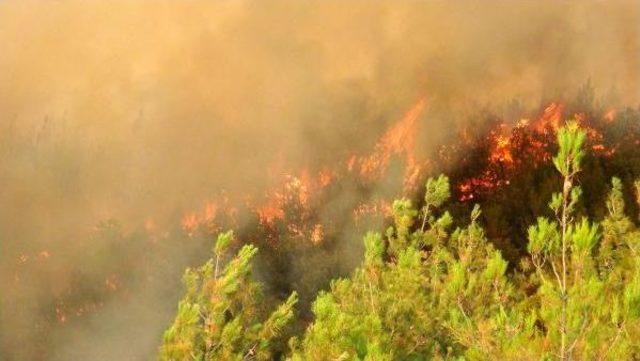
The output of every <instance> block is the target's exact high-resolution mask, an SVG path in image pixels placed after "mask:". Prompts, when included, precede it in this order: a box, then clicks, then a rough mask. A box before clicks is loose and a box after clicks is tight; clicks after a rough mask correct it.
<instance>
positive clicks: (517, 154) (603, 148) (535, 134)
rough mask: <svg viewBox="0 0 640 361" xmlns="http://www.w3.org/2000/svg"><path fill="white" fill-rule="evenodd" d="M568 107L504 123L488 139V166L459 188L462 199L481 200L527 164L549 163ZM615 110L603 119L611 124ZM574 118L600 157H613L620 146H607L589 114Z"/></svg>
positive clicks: (557, 106) (555, 106) (464, 135)
mask: <svg viewBox="0 0 640 361" xmlns="http://www.w3.org/2000/svg"><path fill="white" fill-rule="evenodd" d="M563 111H564V106H563V105H562V104H561V103H551V104H549V106H547V107H546V108H545V109H544V110H543V111H542V114H541V115H540V116H539V117H538V118H537V119H535V120H533V121H531V120H529V119H520V120H519V121H517V122H516V123H515V126H512V127H511V126H509V125H508V123H500V124H498V125H497V126H496V127H495V128H494V129H492V130H491V131H490V132H489V135H488V136H487V137H486V138H485V143H484V144H485V145H486V146H487V148H488V156H487V158H486V166H485V167H484V169H483V170H482V171H480V173H479V174H478V175H476V176H471V177H469V178H467V179H464V180H462V181H461V182H460V183H459V184H458V185H457V187H456V188H457V190H458V194H459V196H458V199H459V200H460V201H462V202H466V201H470V200H473V199H476V198H477V195H478V194H479V193H483V192H487V191H489V190H492V189H495V188H498V187H502V186H504V185H509V184H510V178H511V176H512V175H513V174H514V173H515V172H516V171H517V169H518V167H520V166H521V165H522V164H523V163H529V164H531V165H532V166H534V167H537V166H539V165H541V164H546V163H548V162H549V161H550V160H551V158H552V154H553V149H551V146H552V144H554V142H555V139H554V138H553V137H554V134H555V132H556V131H557V129H558V128H559V126H560V125H561V121H562V119H563ZM615 114H616V113H615V110H614V109H612V110H609V111H607V112H606V113H605V114H604V115H603V117H602V119H604V120H605V121H606V122H607V123H609V122H611V121H613V120H614V119H615ZM573 118H574V119H575V120H576V121H577V122H578V124H579V126H580V127H581V128H582V129H584V130H585V131H586V133H587V139H588V144H589V145H590V148H591V150H592V151H593V152H594V154H596V155H600V156H604V157H611V156H613V155H614V154H615V153H616V151H617V145H613V146H607V145H606V144H605V142H604V136H603V134H602V132H601V131H599V130H598V129H597V128H596V127H595V126H594V124H595V123H594V121H593V120H589V119H588V117H587V115H586V114H583V113H577V114H574V115H573ZM467 132H468V130H466V129H465V130H462V131H461V135H460V136H461V138H462V139H463V140H464V139H468V138H470V137H469V135H468V134H467Z"/></svg>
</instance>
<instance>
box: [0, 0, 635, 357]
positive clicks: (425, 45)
mask: <svg viewBox="0 0 640 361" xmlns="http://www.w3.org/2000/svg"><path fill="white" fill-rule="evenodd" d="M638 24H640V6H638V4H637V2H635V1H632V0H630V1H607V2H604V1H586V2H578V1H575V2H572V1H565V2H554V1H538V2H511V1H491V2H489V3H487V2H472V1H468V2H466V1H458V2H455V3H447V2H439V1H428V2H427V1H401V2H398V1H393V2H392V1H379V2H373V3H372V2H369V1H351V2H343V1H322V2H320V1H317V2H295V1H260V2H251V1H228V2H214V1H200V0H191V1H182V2H178V1H165V0H159V1H143V0H140V1H121V0H118V1H80V0H77V1H49V2H42V1H35V0H20V1H18V0H5V1H2V2H0V54H2V55H1V56H0V174H1V176H0V204H2V207H1V208H0V242H1V244H0V251H1V253H0V262H1V264H2V266H0V272H1V273H0V286H1V287H2V289H3V290H6V291H3V292H2V295H1V296H0V301H1V302H2V303H1V304H0V306H1V309H0V355H5V357H2V358H3V359H8V360H22V359H29V360H38V359H49V358H54V359H60V360H62V359H80V358H81V359H92V360H109V359H147V358H152V357H153V353H154V351H155V349H156V347H157V344H158V342H159V339H160V332H161V330H162V328H163V327H164V326H165V324H166V322H167V320H168V319H170V317H171V314H170V312H171V310H172V308H171V305H172V302H173V301H175V299H173V298H171V297H169V298H167V297H164V296H163V295H165V294H164V293H163V292H165V291H166V290H165V288H162V287H160V285H162V284H163V283H164V282H162V275H165V274H170V275H172V277H174V276H175V274H176V273H179V270H180V269H181V268H182V267H183V266H184V264H187V263H189V262H190V260H192V259H193V257H194V256H193V254H192V253H193V247H192V246H188V245H183V246H181V247H177V246H175V244H178V242H186V241H188V240H186V241H185V240H184V239H174V240H173V241H172V242H174V243H173V244H174V246H173V247H169V246H166V247H167V248H170V249H171V250H172V252H174V251H175V252H177V253H176V254H172V253H171V252H169V251H166V252H165V251H154V252H158V253H162V252H165V253H163V255H164V256H167V253H168V254H171V255H172V257H174V258H175V260H176V261H175V262H174V263H170V264H164V263H160V262H159V261H158V262H155V261H153V260H155V259H156V258H154V257H155V256H149V255H148V254H147V253H148V252H151V251H148V250H146V249H144V248H145V247H144V246H132V245H131V244H128V243H127V242H131V243H135V242H138V243H139V242H140V241H139V240H137V239H136V238H135V237H141V236H139V233H136V232H138V231H139V230H140V228H141V227H142V226H141V225H142V224H144V223H145V222H151V221H150V220H152V224H154V225H156V226H157V227H162V225H165V224H172V223H171V222H176V218H179V216H180V215H181V214H182V213H183V212H184V211H185V210H187V209H192V208H195V207H199V206H200V205H201V204H202V202H203V201H204V200H206V199H207V198H208V197H211V196H212V195H213V194H217V193H218V192H220V191H221V190H224V191H225V192H226V193H227V194H229V195H230V197H231V198H232V199H233V201H235V202H242V200H243V199H244V198H245V197H247V196H256V195H260V194H262V192H263V191H264V189H265V187H267V186H268V185H269V184H270V182H271V180H270V179H269V176H268V174H269V169H270V167H273V165H274V164H279V166H280V167H282V168H289V167H303V166H304V167H317V166H319V165H323V164H329V165H331V164H332V163H334V162H336V161H338V160H340V159H344V158H345V157H347V156H348V155H349V154H352V153H353V152H359V151H362V150H364V149H369V148H370V147H371V146H372V145H373V143H374V142H375V140H376V138H377V137H378V136H379V135H380V134H381V133H382V132H383V131H384V129H385V128H386V127H387V126H388V125H389V124H390V122H392V121H395V120H397V119H398V118H399V117H400V116H401V115H402V114H403V112H404V111H406V109H407V108H409V107H410V106H411V105H412V104H413V103H414V102H415V101H416V100H417V99H420V98H422V97H426V99H427V102H428V111H427V113H426V114H425V115H424V116H423V117H422V119H421V120H422V123H421V128H420V140H421V142H420V143H419V144H420V147H421V150H422V151H423V152H425V153H428V152H430V151H432V150H433V146H432V145H433V144H435V143H436V142H438V141H442V140H443V139H444V137H445V136H446V134H447V131H448V130H450V129H451V128H452V127H453V124H455V123H459V122H462V121H465V119H466V118H465V114H467V113H468V112H469V111H471V110H475V109H478V108H482V107H493V108H495V107H500V106H502V105H503V104H506V103H507V102H509V101H512V100H514V99H518V100H520V101H522V102H524V103H525V104H529V105H533V104H539V102H540V101H544V100H547V99H562V98H565V97H570V96H572V95H573V94H574V93H575V91H576V90H577V89H578V88H579V86H580V85H581V84H583V83H584V82H585V81H586V80H587V79H590V80H591V82H592V83H593V84H594V85H595V86H596V87H597V88H598V89H599V90H601V91H602V93H603V94H608V95H610V96H609V98H608V99H607V102H608V103H609V104H610V105H613V106H621V105H631V106H636V105H637V104H638V102H639V101H640V84H639V82H638V79H640V74H639V72H640V28H639V26H638ZM110 219H115V220H118V222H119V223H120V225H121V226H117V227H115V226H114V227H115V228H116V229H120V228H118V227H121V229H120V230H119V231H118V232H119V233H118V232H116V235H115V236H113V237H116V238H117V239H121V243H122V244H121V245H120V246H119V247H120V248H118V251H117V252H116V253H115V254H117V255H118V257H120V258H118V259H119V260H120V261H121V262H125V261H126V262H125V263H127V265H128V266H130V267H132V268H133V269H136V270H137V269H138V268H140V267H141V266H136V257H143V255H145V254H146V256H145V257H147V258H150V259H151V260H152V261H150V262H149V264H146V263H145V267H151V272H148V273H151V274H156V275H157V278H158V279H159V280H156V281H154V282H151V283H142V282H133V283H131V285H132V286H131V287H130V294H129V295H128V296H127V297H126V298H124V299H123V298H117V297H116V298H113V299H112V300H111V301H107V303H106V304H104V305H102V306H100V307H102V308H101V311H100V317H87V318H85V319H84V320H86V321H82V322H78V323H77V324H75V325H73V326H71V325H69V326H65V327H66V328H64V327H63V328H64V329H65V331H57V330H55V329H54V328H50V327H49V328H48V327H47V326H44V325H46V320H48V319H49V318H51V317H53V316H51V314H50V313H46V312H45V311H43V308H44V309H48V310H50V309H52V308H51V307H50V306H55V302H54V303H53V304H51V302H52V301H50V299H51V298H52V297H54V298H55V297H61V296H62V295H65V294H67V293H68V292H70V291H69V289H70V287H71V286H72V285H74V284H76V283H74V282H76V281H74V280H75V278H74V277H77V276H78V275H80V277H81V278H82V279H83V280H90V281H85V282H87V283H89V284H91V283H92V282H93V283H96V284H99V285H101V286H102V285H103V284H104V282H105V280H104V279H103V278H102V275H103V274H104V273H105V272H107V273H108V272H109V270H112V269H113V270H114V272H115V271H116V270H117V269H118V267H124V265H121V264H114V263H113V262H111V261H109V262H107V261H104V260H111V259H112V258H108V257H106V256H104V257H103V256H102V255H97V256H95V255H94V256H90V255H88V254H87V252H98V253H99V251H95V250H106V251H104V252H107V253H109V252H111V253H109V254H111V255H112V254H113V252H112V251H113V250H112V248H110V247H111V243H110V242H111V240H112V239H113V238H109V237H96V236H95V235H94V233H96V231H95V230H94V226H95V225H96V224H98V223H99V222H101V221H106V220H110ZM167 227H168V226H167ZM107 228H108V229H111V228H109V227H107ZM112 228H113V227H112ZM127 235H130V236H127ZM167 238H171V237H169V236H166V237H164V238H163V239H165V241H166V242H170V241H169V240H166V239H167ZM178 238H179V237H178ZM136 247H138V248H136ZM158 247H159V246H158ZM139 248H143V249H139ZM182 248H185V249H187V250H184V251H179V250H180V249H182ZM100 252H101V251H100ZM118 252H120V253H118ZM170 259H171V258H170ZM87 260H90V262H89V261H87ZM96 260H97V261H96ZM102 261H104V262H102ZM29 267H31V268H29ZM154 267H155V268H154ZM166 269H174V271H175V272H173V273H171V272H169V271H166ZM105 270H108V271H105ZM147 271H148V269H147ZM140 272H141V271H140ZM140 272H138V271H135V272H133V273H132V274H131V277H132V278H135V277H137V275H138V274H139V273H140ZM96 275H100V276H96ZM94 276H95V277H94ZM174 278H175V277H174ZM175 282H177V280H175V281H174V282H173V283H171V284H175ZM141 284H144V285H145V286H144V287H142V286H139V285H141ZM165 296H166V295H165ZM43 305H45V306H46V307H44V306H43ZM47 307H48V308H47ZM54 316H55V314H54ZM29 344H38V345H40V346H39V347H33V348H31V347H28V345H29Z"/></svg>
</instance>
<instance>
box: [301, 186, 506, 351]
mask: <svg viewBox="0 0 640 361" xmlns="http://www.w3.org/2000/svg"><path fill="white" fill-rule="evenodd" d="M449 195H450V190H449V182H448V179H447V178H446V177H444V176H440V177H438V178H435V179H429V180H428V181H427V183H426V189H425V198H424V206H423V207H422V209H421V210H420V211H417V210H416V209H414V208H413V206H412V203H411V202H410V201H409V200H407V199H401V200H398V201H396V202H395V203H394V204H393V219H394V226H393V227H390V228H389V229H388V230H387V232H386V237H385V238H383V237H382V236H381V235H380V234H379V233H369V234H367V235H366V236H365V238H364V243H365V249H366V251H365V257H364V263H363V264H362V266H361V267H360V268H358V269H357V270H356V271H355V273H354V275H353V277H351V278H350V279H342V280H338V281H335V282H333V283H332V285H331V290H330V292H325V293H322V294H321V295H320V296H319V297H318V299H317V300H316V302H315V303H314V305H313V311H314V314H315V316H316V319H315V321H314V323H313V324H311V325H310V326H309V328H308V329H307V332H306V333H305V335H304V338H303V339H302V341H298V340H293V342H292V347H293V350H294V351H293V356H292V359H293V360H424V359H432V358H436V359H438V358H448V357H453V356H456V355H458V356H462V355H467V356H468V357H470V359H474V358H476V359H477V358H478V357H474V355H479V354H489V353H490V352H493V351H495V350H496V349H498V348H500V347H501V345H500V342H508V340H509V339H513V338H515V337H516V336H517V335H516V334H515V333H514V334H513V335H511V334H509V332H505V331H504V325H505V324H507V323H514V322H515V321H514V319H515V317H514V316H513V315H511V314H510V313H509V309H510V308H511V307H510V306H511V305H512V304H513V302H514V301H515V298H514V297H513V293H514V290H513V289H512V287H511V286H510V285H509V283H508V281H507V278H506V276H505V273H506V269H507V262H506V261H505V260H504V259H503V258H502V256H501V255H500V252H499V251H497V250H495V249H494V248H493V247H492V246H491V245H490V244H489V243H488V242H487V240H486V238H485V237H484V232H483V230H482V228H481V227H480V226H479V225H478V223H477V220H478V218H479V216H480V209H479V207H476V208H475V209H474V210H473V212H472V215H471V223H470V225H469V226H468V227H466V228H464V229H457V230H455V231H454V232H453V233H452V234H451V235H449V232H448V231H447V230H448V229H449V228H450V226H451V224H452V218H451V216H450V215H449V213H447V212H444V213H441V214H440V215H439V216H437V215H436V213H435V211H436V210H437V209H438V208H439V207H441V206H442V204H443V203H444V202H445V201H446V200H447V199H448V197H449ZM418 214H419V215H420V217H422V219H421V220H419V222H417V221H418V219H417V218H416V217H417V216H418ZM412 230H413V231H412ZM515 329H516V328H514V330H515ZM478 335H480V336H481V338H480V339H479V338H478Z"/></svg>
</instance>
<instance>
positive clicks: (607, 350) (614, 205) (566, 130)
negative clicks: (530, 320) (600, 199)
mask: <svg viewBox="0 0 640 361" xmlns="http://www.w3.org/2000/svg"><path fill="white" fill-rule="evenodd" d="M585 138H586V133H585V131H584V130H581V129H580V128H579V127H578V126H577V124H576V123H571V122H570V123H568V124H567V125H566V126H565V127H563V128H561V129H559V131H558V145H559V152H558V154H557V156H556V157H555V158H554V165H555V167H556V169H557V170H558V172H559V173H560V175H561V176H562V178H563V189H562V192H560V193H555V194H554V195H553V197H552V200H551V202H550V203H549V207H550V208H551V210H552V211H553V213H554V215H555V219H548V218H545V217H540V218H538V222H537V224H536V225H534V226H531V227H530V228H529V232H528V233H529V245H528V251H529V252H530V254H531V261H532V263H533V265H534V267H535V272H536V273H535V278H536V280H535V282H536V283H537V284H538V289H537V294H536V295H535V297H537V299H536V300H535V301H536V302H537V305H536V306H535V307H537V311H536V313H537V317H539V319H538V321H539V322H541V324H542V327H539V329H541V330H543V332H541V333H540V334H539V336H540V338H541V339H542V342H532V343H531V344H532V345H533V344H537V345H539V346H541V350H540V353H541V356H542V357H544V358H554V356H557V357H558V358H559V359H560V360H570V359H614V360H617V359H631V358H633V357H637V346H632V345H633V342H632V341H633V338H634V337H635V341H636V343H637V340H638V338H637V336H632V335H631V334H630V333H629V330H630V329H633V330H636V329H637V322H638V318H637V313H638V308H637V304H635V306H634V303H635V302H637V301H636V300H637V295H638V294H637V293H636V290H637V289H638V281H639V279H638V271H637V270H638V262H639V261H640V260H639V259H638V257H637V254H636V253H635V250H634V249H635V244H636V243H637V242H638V234H637V232H635V231H632V228H633V227H632V223H631V222H630V221H629V220H628V219H627V218H626V217H625V215H624V201H623V199H622V189H621V183H620V181H619V180H618V179H615V178H614V179H613V182H612V183H613V188H612V191H611V194H610V196H609V200H608V202H607V208H608V210H609V216H608V217H607V218H606V219H605V220H604V221H603V222H602V226H600V225H598V224H596V223H594V222H591V221H589V220H588V219H586V218H582V219H580V220H577V219H576V205H577V202H578V201H579V199H580V196H581V188H580V187H579V186H577V185H575V183H576V176H577V175H578V173H579V172H580V170H581V160H582V158H583V156H584V150H583V144H584V140H585ZM525 302H527V303H530V302H531V300H525ZM634 348H635V349H634ZM622 356H624V357H622ZM621 357H622V358H621Z"/></svg>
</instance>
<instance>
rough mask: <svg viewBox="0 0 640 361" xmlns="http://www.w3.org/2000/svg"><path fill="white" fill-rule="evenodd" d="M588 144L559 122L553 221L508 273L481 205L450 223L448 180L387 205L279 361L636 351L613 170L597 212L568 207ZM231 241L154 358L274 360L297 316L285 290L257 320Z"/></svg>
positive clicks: (637, 323) (637, 317) (600, 355)
mask: <svg viewBox="0 0 640 361" xmlns="http://www.w3.org/2000/svg"><path fill="white" fill-rule="evenodd" d="M585 139H586V134H585V132H584V131H583V130H581V129H580V128H579V127H578V125H577V123H575V122H570V123H568V124H567V125H566V126H565V127H562V128H560V129H559V131H558V137H557V140H558V146H559V150H558V154H557V155H556V157H554V159H553V161H554V165H555V167H556V170H557V171H558V173H559V175H560V177H561V179H562V189H561V190H560V191H559V192H557V193H554V194H553V195H552V196H551V200H550V202H549V203H548V206H549V208H550V209H551V211H552V212H551V213H550V217H546V216H542V215H541V216H539V217H538V218H537V221H536V223H535V224H533V225H531V226H530V227H529V228H528V232H527V240H528V244H527V247H526V249H527V252H528V255H527V256H526V257H524V258H523V259H522V260H521V262H520V263H519V267H513V266H512V267H510V265H509V263H508V262H507V261H506V260H505V259H504V257H503V256H502V254H501V252H500V251H499V250H497V249H496V248H494V246H493V244H492V243H491V242H489V240H488V239H487V237H486V234H485V231H484V229H483V228H482V226H481V225H480V223H479V221H480V216H481V214H482V212H481V209H480V207H479V206H478V205H476V206H475V207H474V208H473V209H472V211H471V214H470V216H469V219H468V221H466V222H463V224H466V225H465V226H458V227H457V228H455V229H454V230H452V226H453V224H454V221H453V218H452V217H451V215H450V214H449V213H448V212H447V211H446V210H443V209H441V208H442V207H443V206H444V205H445V204H447V200H448V198H449V197H450V193H451V191H450V187H449V180H448V178H447V177H445V176H439V177H437V178H431V179H429V180H427V182H426V185H425V195H424V198H423V202H422V207H421V208H419V210H418V209H416V208H415V207H414V204H413V203H412V202H411V201H410V200H408V199H400V200H397V201H395V202H394V203H393V207H392V221H393V223H392V225H391V226H390V227H389V228H388V229H387V230H386V232H385V235H384V236H383V235H381V234H380V233H375V232H369V233H367V234H366V235H365V237H364V239H363V242H364V249H365V252H364V260H363V263H362V264H361V266H360V267H358V268H357V269H356V270H355V271H354V272H353V274H352V275H351V277H348V278H343V279H337V280H334V281H333V282H332V283H331V286H330V288H329V289H328V290H326V291H323V292H320V293H319V294H318V295H317V298H316V299H315V302H314V303H313V305H312V312H313V316H314V318H313V321H312V322H311V323H310V324H309V325H308V327H307V328H306V330H305V331H304V334H302V335H299V336H297V337H293V338H291V339H290V341H289V347H290V349H289V353H288V355H287V357H288V359H290V360H293V361H303V360H305V361H306V360H311V361H314V360H318V361H324V360H370V361H374V360H375V361H378V360H431V359H435V360H444V359H447V360H497V359H504V360H553V359H560V360H592V359H597V360H633V359H640V336H638V335H640V254H639V252H640V230H638V229H637V228H636V226H635V225H634V223H633V222H632V221H631V220H630V219H629V218H628V217H627V215H626V214H625V202H624V196H623V185H622V181H621V180H620V179H618V178H613V179H612V183H611V191H610V192H609V194H608V199H607V201H606V208H607V211H608V214H607V216H606V217H604V219H601V220H599V222H594V221H593V220H591V219H589V218H586V217H584V216H583V214H581V213H580V212H579V210H580V207H579V202H580V201H581V198H582V196H583V194H582V189H581V188H580V187H578V186H576V183H577V176H578V175H579V173H580V170H581V169H582V168H581V167H582V164H581V162H582V160H583V158H584V156H585V152H584V150H583V146H584V143H585ZM635 186H636V188H637V189H636V192H637V194H639V195H638V203H639V204H640V182H636V183H635ZM232 239H233V234H232V233H224V234H222V235H220V236H219V237H218V240H217V242H216V245H215V248H214V254H215V256H216V258H215V261H214V260H211V261H209V262H208V263H206V264H205V265H203V266H202V267H200V268H199V269H196V270H187V272H186V273H185V277H184V284H185V287H186V292H185V296H184V298H183V299H182V300H181V301H180V304H179V306H178V315H177V316H176V319H175V321H174V323H173V325H172V326H171V327H170V328H169V329H168V330H167V331H166V333H165V338H164V344H163V346H162V348H161V359H166V360H192V359H196V360H213V359H216V360H244V359H262V360H266V359H269V358H272V357H273V356H274V353H273V350H272V347H271V345H272V343H273V341H274V340H275V339H277V338H278V337H280V336H281V335H282V334H283V329H284V327H285V326H286V325H287V324H288V322H289V321H290V320H291V319H292V318H293V317H294V316H293V307H294V305H295V303H296V295H295V293H294V294H292V295H291V296H290V297H289V299H287V300H286V301H285V302H284V303H283V304H281V305H280V306H279V307H277V309H276V310H275V311H274V312H273V313H271V314H270V315H268V316H265V314H264V312H261V310H260V307H259V306H260V305H261V303H260V292H259V287H258V286H257V284H255V283H254V282H252V281H251V279H250V272H251V267H250V261H251V258H252V257H254V255H255V253H256V249H255V248H254V247H252V246H244V247H243V248H242V249H241V250H240V251H239V252H238V255H237V256H236V257H235V258H233V259H232V260H230V261H229V262H228V263H227V265H226V267H224V269H223V271H222V272H219V271H218V263H219V260H220V259H221V258H222V257H223V253H224V252H225V250H227V249H228V247H229V245H230V244H231V243H232ZM260 320H264V321H260Z"/></svg>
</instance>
